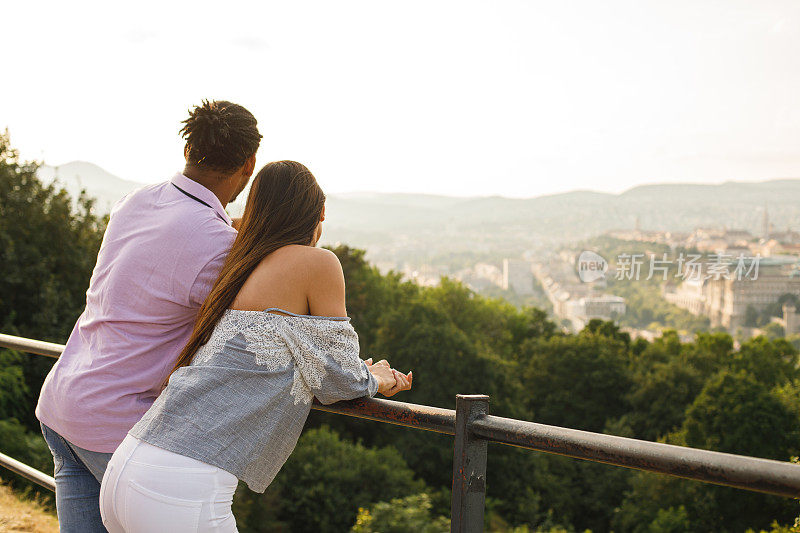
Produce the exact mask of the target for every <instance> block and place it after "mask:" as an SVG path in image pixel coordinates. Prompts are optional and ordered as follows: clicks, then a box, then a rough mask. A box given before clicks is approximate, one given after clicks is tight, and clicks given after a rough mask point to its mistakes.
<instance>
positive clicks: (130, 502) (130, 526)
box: [125, 481, 203, 533]
mask: <svg viewBox="0 0 800 533" xmlns="http://www.w3.org/2000/svg"><path fill="white" fill-rule="evenodd" d="M127 485H128V487H127V489H128V490H127V491H126V494H125V531H126V533H159V532H164V533H184V532H186V533H188V532H193V531H197V529H198V523H199V521H200V511H201V509H202V507H203V502H202V501H197V500H185V499H182V498H176V497H174V496H168V495H166V494H159V493H158V492H155V491H153V490H150V489H148V488H145V487H143V486H141V485H139V484H138V483H136V482H135V481H128V483H127Z"/></svg>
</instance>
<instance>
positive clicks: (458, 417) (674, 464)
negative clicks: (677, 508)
mask: <svg viewBox="0 0 800 533" xmlns="http://www.w3.org/2000/svg"><path fill="white" fill-rule="evenodd" d="M0 347H5V348H12V349H15V350H20V351H25V352H30V353H35V354H40V355H46V356H49V357H58V356H59V354H61V352H62V350H63V349H64V346H63V345H60V344H53V343H49V342H42V341H37V340H33V339H25V338H22V337H14V336H12V335H3V334H0ZM312 408H313V409H317V410H319V411H325V412H329V413H337V414H341V415H348V416H354V417H358V418H364V419H367V420H374V421H378V422H387V423H390V424H397V425H400V426H406V427H410V428H415V429H423V430H427V431H436V432H439V433H445V434H447V435H453V436H454V437H455V439H454V446H453V492H452V500H451V531H453V532H470V533H472V532H477V531H483V513H484V498H485V494H486V456H487V446H488V443H489V442H498V443H502V444H508V445H511V446H517V447H520V448H525V449H528V450H538V451H543V452H548V453H554V454H559V455H565V456H567V457H574V458H577V459H585V460H588V461H594V462H599V463H606V464H610V465H616V466H623V467H626V468H635V469H638V470H645V471H648V472H657V473H661V474H669V475H672V476H677V477H682V478H686V479H692V480H695V481H702V482H706V483H714V484H717V485H727V486H730V487H736V488H739V489H745V490H750V491H756V492H764V493H767V494H775V495H778V496H785V497H790V498H798V497H800V465H798V464H793V463H787V462H782V461H773V460H770V459H759V458H755V457H745V456H741V455H733V454H728V453H721V452H712V451H708V450H699V449H696V448H687V447H683V446H673V445H671V444H662V443H658V442H649V441H643V440H637V439H630V438H626V437H617V436H614V435H605V434H602V433H592V432H589V431H580V430H576V429H567V428H561V427H556V426H547V425H544V424H536V423H533V422H525V421H522V420H515V419H512V418H503V417H501V416H493V415H490V414H488V410H489V397H488V396H485V395H480V394H475V395H465V394H457V395H456V408H455V410H452V409H442V408H439V407H431V406H427V405H417V404H413V403H405V402H397V401H393V400H383V399H376V398H358V399H355V400H348V401H342V402H337V403H334V404H329V405H322V404H320V403H318V402H317V400H316V398H315V399H314V403H313V404H312ZM0 465H2V466H5V467H6V468H9V469H11V470H13V471H14V472H16V473H17V474H20V475H22V476H24V477H26V478H28V479H30V480H32V481H34V482H36V483H39V484H40V485H42V486H43V487H46V488H48V489H50V490H54V487H55V485H54V482H53V478H52V477H50V476H48V475H46V474H44V473H42V472H39V471H37V470H34V469H33V468H31V467H29V466H27V465H24V464H22V463H20V462H19V461H16V460H15V459H12V458H11V457H8V456H6V455H3V454H0Z"/></svg>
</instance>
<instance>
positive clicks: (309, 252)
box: [262, 244, 342, 275]
mask: <svg viewBox="0 0 800 533" xmlns="http://www.w3.org/2000/svg"><path fill="white" fill-rule="evenodd" d="M270 260H272V261H274V262H275V263H276V264H281V265H282V266H284V267H288V268H302V269H303V270H304V271H307V272H310V273H314V274H315V275H320V274H323V273H333V274H336V273H340V272H342V264H341V263H340V262H339V258H338V257H337V256H336V254H335V253H333V252H332V251H330V250H328V249H326V248H316V247H313V246H304V245H301V244H288V245H286V246H284V247H282V248H279V249H277V250H275V252H273V253H272V254H271V255H270V257H268V258H266V259H265V260H264V261H263V262H262V263H265V262H268V261H270Z"/></svg>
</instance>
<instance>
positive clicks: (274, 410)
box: [100, 161, 413, 533]
mask: <svg viewBox="0 0 800 533" xmlns="http://www.w3.org/2000/svg"><path fill="white" fill-rule="evenodd" d="M324 203H325V195H324V194H323V193H322V190H321V189H320V187H319V185H318V184H317V182H316V180H315V179H314V176H312V175H311V173H310V172H309V171H308V169H306V168H305V167H304V166H303V165H301V164H300V163H296V162H293V161H280V162H277V163H270V164H268V165H267V166H265V167H264V168H263V169H262V170H261V171H260V172H259V173H258V175H257V176H256V178H255V179H254V181H253V186H252V189H251V191H250V195H249V197H248V199H247V206H246V207H245V212H244V217H243V219H242V222H241V226H240V228H239V234H238V236H237V237H236V240H235V242H234V244H233V246H232V248H231V251H230V255H229V256H228V258H227V260H226V262H225V265H224V266H223V268H222V271H221V272H220V275H219V278H218V279H217V281H216V283H215V284H214V287H213V289H212V290H211V293H210V294H209V296H208V298H207V299H206V301H205V303H204V304H203V306H202V307H201V309H200V313H199V316H198V320H197V323H196V325H195V328H194V331H193V333H192V336H191V337H190V339H189V342H188V344H187V345H186V347H185V348H184V349H183V351H182V352H181V355H180V357H179V359H178V362H177V363H176V365H175V368H174V369H173V372H172V374H171V376H170V378H169V381H168V384H167V386H166V388H165V389H164V391H163V392H162V393H161V395H160V396H159V397H158V399H157V400H156V402H155V403H154V404H153V406H152V407H151V408H150V409H149V410H148V411H147V413H146V414H145V415H144V417H143V418H142V420H141V421H140V422H139V423H137V424H136V425H135V426H134V427H133V429H131V431H130V432H129V433H128V435H127V436H126V437H125V439H124V440H123V442H122V444H121V445H120V447H119V448H118V449H117V450H116V452H114V455H113V457H112V458H111V461H110V462H109V465H108V469H107V470H106V473H105V476H104V477H103V483H102V487H101V492H100V509H101V514H102V516H103V523H104V524H105V526H106V527H107V528H108V530H109V531H111V532H112V533H115V532H119V531H125V532H128V533H135V532H147V533H153V532H157V531H167V532H169V533H179V532H190V531H191V532H200V531H202V532H211V531H236V522H235V519H234V517H233V514H232V513H231V501H232V499H233V493H234V490H235V489H236V485H237V482H238V480H239V479H241V480H242V481H244V482H245V483H247V485H248V486H249V487H250V488H251V489H252V490H254V491H256V492H264V490H265V489H266V488H267V486H268V485H269V483H270V482H271V481H272V479H273V478H274V477H275V475H276V474H277V472H278V471H279V470H280V468H281V466H282V465H283V463H284V462H285V461H286V459H287V458H288V456H289V455H290V453H291V452H292V450H293V449H294V446H295V445H296V443H297V439H298V437H299V435H300V432H301V430H302V428H303V425H304V423H305V420H306V417H307V416H308V413H309V410H310V408H311V401H312V399H313V397H316V398H317V399H318V400H319V401H320V402H321V403H324V404H328V403H333V402H336V401H339V400H346V399H351V398H357V397H361V396H374V395H375V393H376V392H380V393H382V394H383V395H385V396H392V395H394V394H396V393H397V392H399V391H401V390H408V389H410V388H411V382H412V379H413V376H412V374H411V372H409V373H408V375H405V374H403V373H401V372H398V371H396V370H394V369H392V368H390V366H389V364H388V363H387V362H386V361H385V360H383V361H380V362H378V363H375V364H372V360H371V359H368V360H367V361H366V362H365V361H362V360H361V359H360V358H359V356H358V336H357V335H356V333H355V331H354V330H353V328H352V326H351V325H350V322H349V318H348V317H347V316H346V315H347V313H346V310H345V290H344V275H343V273H342V267H341V264H340V263H339V261H338V258H337V257H336V256H335V255H334V254H333V253H332V252H330V251H328V250H324V249H320V248H315V245H316V243H317V242H318V241H319V238H320V235H321V231H322V228H321V222H322V221H323V220H324V219H325V207H324Z"/></svg>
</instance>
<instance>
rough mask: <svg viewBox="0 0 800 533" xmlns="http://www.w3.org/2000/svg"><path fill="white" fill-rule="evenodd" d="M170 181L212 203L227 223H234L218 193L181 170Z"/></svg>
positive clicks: (209, 203)
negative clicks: (188, 176) (185, 174)
mask: <svg viewBox="0 0 800 533" xmlns="http://www.w3.org/2000/svg"><path fill="white" fill-rule="evenodd" d="M170 182H171V183H173V184H174V185H177V186H178V187H180V188H181V189H183V190H184V191H186V192H187V193H189V194H191V195H192V196H196V197H197V198H199V199H200V200H202V201H204V202H205V203H207V204H208V205H210V206H211V208H212V209H214V212H215V213H217V215H219V217H220V218H221V219H222V220H224V221H225V223H226V224H227V225H229V226H230V225H231V224H232V223H233V221H232V220H231V217H230V216H228V213H226V212H225V208H223V207H222V204H221V203H220V201H219V198H217V195H216V194H214V193H213V192H211V191H210V190H208V189H206V188H205V187H203V186H202V185H200V184H199V183H197V182H196V181H194V180H192V179H190V178H187V177H186V176H184V175H183V174H181V173H180V172H178V173H177V174H175V175H174V176H173V177H172V179H171V180H170Z"/></svg>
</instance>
